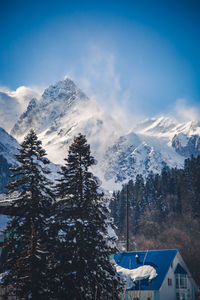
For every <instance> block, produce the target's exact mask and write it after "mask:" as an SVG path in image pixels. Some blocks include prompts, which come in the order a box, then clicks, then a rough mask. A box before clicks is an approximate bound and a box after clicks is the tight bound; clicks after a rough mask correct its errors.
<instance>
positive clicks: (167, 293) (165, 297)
mask: <svg viewBox="0 0 200 300" xmlns="http://www.w3.org/2000/svg"><path fill="white" fill-rule="evenodd" d="M178 263H179V264H180V265H181V266H182V267H183V268H184V269H185V270H186V271H187V273H188V274H187V300H194V299H195V297H194V286H195V282H194V280H193V279H192V276H191V274H190V272H189V270H188V268H187V266H186V264H185V262H184V261H183V259H182V257H181V255H180V253H179V252H178V253H177V254H176V256H175V258H174V260H173V263H172V265H171V266H170V268H169V271H168V273H167V275H166V276H165V279H164V281H163V284H162V286H161V288H160V290H159V294H160V299H159V300H169V299H170V300H176V292H177V290H176V277H175V274H174V271H175V269H176V266H177V264H178ZM168 278H171V279H172V286H168Z"/></svg>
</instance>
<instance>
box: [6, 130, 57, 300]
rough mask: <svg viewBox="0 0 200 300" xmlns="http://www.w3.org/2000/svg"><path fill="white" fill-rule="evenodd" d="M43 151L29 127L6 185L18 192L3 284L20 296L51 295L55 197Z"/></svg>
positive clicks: (45, 296) (35, 298)
mask: <svg viewBox="0 0 200 300" xmlns="http://www.w3.org/2000/svg"><path fill="white" fill-rule="evenodd" d="M45 155H46V153H45V150H43V148H42V146H41V141H39V140H38V138H37V136H36V134H35V132H34V131H33V130H31V131H30V133H29V134H28V135H27V136H26V137H25V139H24V141H23V143H22V144H21V148H20V149H19V154H17V155H16V158H17V161H18V166H17V167H16V168H12V169H11V171H12V173H13V174H12V175H11V177H12V178H13V181H12V182H10V183H9V184H8V186H7V188H8V190H9V192H10V193H12V192H14V191H18V192H19V197H18V198H19V199H18V200H16V201H15V202H14V203H13V207H12V209H13V211H14V209H15V210H16V209H17V210H16V212H17V213H16V214H17V215H16V216H14V217H13V218H12V219H11V221H10V222H9V224H8V226H7V228H6V230H5V235H6V236H7V239H6V242H5V245H4V248H3V251H4V253H6V261H5V263H4V266H3V269H4V277H3V284H4V285H6V286H10V287H11V289H12V290H13V291H15V293H16V294H17V296H19V298H20V299H33V300H39V299H50V297H49V292H50V290H49V286H48V276H47V272H48V267H49V266H48V263H49V256H50V253H49V251H51V250H50V249H49V242H48V240H49V237H48V214H49V211H50V208H51V205H52V202H53V201H54V200H53V193H52V191H51V189H50V184H51V183H50V182H49V181H48V179H47V177H46V175H47V174H48V173H49V170H48V169H47V167H46V165H47V164H49V160H48V159H47V158H46V157H45Z"/></svg>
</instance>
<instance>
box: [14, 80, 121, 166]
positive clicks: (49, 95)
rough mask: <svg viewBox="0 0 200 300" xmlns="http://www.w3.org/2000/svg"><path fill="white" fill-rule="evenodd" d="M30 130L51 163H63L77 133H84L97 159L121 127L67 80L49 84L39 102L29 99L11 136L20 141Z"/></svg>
mask: <svg viewBox="0 0 200 300" xmlns="http://www.w3.org/2000/svg"><path fill="white" fill-rule="evenodd" d="M30 128H34V129H35V130H36V132H37V134H38V137H39V138H40V139H41V140H42V142H43V146H44V148H45V149H46V151H47V153H48V157H49V159H50V160H51V161H52V162H54V163H63V158H64V157H66V155H67V150H68V146H69V144H70V142H71V141H72V139H73V137H74V136H75V135H77V134H78V133H79V132H81V133H84V134H86V136H87V139H88V142H89V143H90V144H91V148H92V151H93V153H94V154H95V155H97V156H98V157H99V156H100V155H101V152H102V149H104V148H105V147H106V143H108V141H109V142H110V141H114V138H116V137H117V134H118V132H119V131H120V126H119V125H118V124H116V122H115V121H114V120H113V119H112V118H111V117H110V116H109V115H107V114H106V113H104V112H103V111H102V110H101V109H100V108H99V107H98V106H97V105H96V103H95V102H93V101H92V100H90V99H88V97H87V96H86V95H85V94H84V93H83V92H82V91H81V90H80V89H79V88H77V86H76V85H75V84H74V83H73V81H71V80H70V79H65V80H63V81H59V82H57V83H56V84H54V85H51V86H50V87H49V88H47V89H46V90H45V91H44V93H43V95H42V97H41V99H38V100H37V99H32V100H31V102H30V103H29V106H28V108H27V110H26V112H24V113H23V114H22V115H21V117H20V119H19V120H18V122H17V123H16V124H15V125H14V127H13V129H12V131H11V133H12V134H13V135H14V136H15V137H16V138H17V139H18V140H19V141H21V140H22V139H23V137H24V135H25V134H26V133H27V132H28V131H29V130H30ZM108 128H109V130H108Z"/></svg>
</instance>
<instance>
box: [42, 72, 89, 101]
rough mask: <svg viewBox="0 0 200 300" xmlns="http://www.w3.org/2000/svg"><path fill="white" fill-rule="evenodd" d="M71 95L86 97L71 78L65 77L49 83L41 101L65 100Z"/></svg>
mask: <svg viewBox="0 0 200 300" xmlns="http://www.w3.org/2000/svg"><path fill="white" fill-rule="evenodd" d="M72 96H74V97H78V98H81V99H83V98H87V97H86V95H85V94H84V93H83V92H82V91H81V90H80V89H79V88H78V87H77V86H76V85H75V83H74V82H73V81H72V80H71V79H69V78H65V79H63V80H60V81H58V82H56V83H54V84H51V85H50V86H49V87H48V88H46V89H45V90H44V93H43V95H42V99H41V101H42V102H50V101H65V100H67V99H69V98H71V97H72Z"/></svg>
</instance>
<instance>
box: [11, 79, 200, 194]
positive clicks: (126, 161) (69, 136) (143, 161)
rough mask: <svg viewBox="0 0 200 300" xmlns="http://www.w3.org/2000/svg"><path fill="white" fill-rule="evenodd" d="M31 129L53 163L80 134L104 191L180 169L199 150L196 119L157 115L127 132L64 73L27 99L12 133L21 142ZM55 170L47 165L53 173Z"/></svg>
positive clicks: (57, 162)
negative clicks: (165, 168)
mask: <svg viewBox="0 0 200 300" xmlns="http://www.w3.org/2000/svg"><path fill="white" fill-rule="evenodd" d="M31 128H34V129H35V131H36V133H37V134H38V137H39V139H40V140H42V144H43V147H44V148H45V150H46V151H47V154H48V158H49V159H50V160H51V161H52V162H53V163H54V164H63V162H64V161H63V159H64V158H65V157H66V156H67V151H68V147H69V145H70V144H71V142H72V140H73V138H74V136H76V135H77V134H78V133H80V132H81V133H83V134H85V135H86V137H87V140H88V143H89V144H90V145H91V152H92V155H93V156H94V157H95V158H96V159H97V161H98V164H97V166H93V167H92V172H93V173H94V174H95V175H96V176H98V177H99V178H100V180H101V181H102V187H103V188H104V189H108V190H113V189H120V188H121V185H122V183H126V182H127V181H128V180H130V179H133V180H134V179H135V177H136V175H137V174H142V175H143V176H144V177H145V176H147V175H148V174H149V172H152V173H154V174H156V173H160V172H161V170H162V168H163V167H165V166H169V167H172V168H173V167H177V168H182V167H183V165H184V160H185V158H187V157H190V156H191V155H192V154H193V155H195V156H196V155H198V154H200V123H199V122H186V123H179V122H178V121H176V120H175V119H173V118H169V117H164V116H162V117H158V118H149V119H146V120H144V121H143V122H141V123H139V124H138V125H136V126H134V127H133V128H132V129H131V130H129V131H127V130H126V129H124V128H122V127H121V125H120V122H117V121H116V120H114V118H113V117H112V115H110V114H108V113H107V112H105V111H103V109H102V108H101V107H100V106H98V105H97V103H96V102H95V101H93V100H91V99H89V98H88V97H87V96H86V95H85V94H84V93H83V92H82V91H81V90H80V89H79V88H78V87H77V86H76V85H75V84H74V82H73V81H72V80H70V79H68V78H67V79H64V80H61V81H59V82H56V83H55V84H52V85H50V86H49V87H48V88H47V89H45V91H44V93H43V95H42V96H41V97H38V98H37V99H32V100H31V101H30V102H29V105H28V107H27V109H26V111H25V112H24V113H23V114H22V115H21V116H20V118H19V119H18V121H17V122H16V123H15V125H14V127H13V129H12V131H11V133H12V134H13V135H14V136H15V137H16V138H17V139H18V141H20V142H21V141H22V140H23V137H24V135H25V134H27V132H28V131H29V130H30V129H31ZM53 169H54V170H53ZM56 169H58V167H57V166H56V167H53V165H52V171H53V173H54V174H56ZM56 176H57V174H56Z"/></svg>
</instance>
